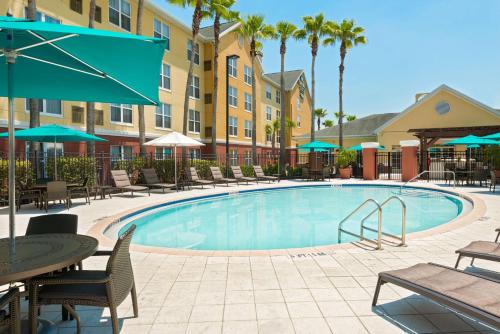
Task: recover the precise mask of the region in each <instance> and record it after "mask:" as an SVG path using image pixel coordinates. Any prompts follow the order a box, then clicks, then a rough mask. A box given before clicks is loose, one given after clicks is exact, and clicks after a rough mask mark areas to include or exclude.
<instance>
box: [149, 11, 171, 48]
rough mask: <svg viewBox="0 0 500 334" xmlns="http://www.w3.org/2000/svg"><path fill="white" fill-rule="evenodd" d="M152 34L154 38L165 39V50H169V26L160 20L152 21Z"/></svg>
mask: <svg viewBox="0 0 500 334" xmlns="http://www.w3.org/2000/svg"><path fill="white" fill-rule="evenodd" d="M153 29H154V32H153V36H154V37H156V38H161V39H166V40H167V42H166V43H165V50H170V27H169V26H168V25H166V24H165V23H163V22H161V21H160V20H157V19H155V21H154V27H153Z"/></svg>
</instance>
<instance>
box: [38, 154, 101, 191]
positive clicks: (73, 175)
mask: <svg viewBox="0 0 500 334" xmlns="http://www.w3.org/2000/svg"><path fill="white" fill-rule="evenodd" d="M46 171H47V176H48V177H49V178H51V179H54V158H52V159H47V164H46ZM86 177H88V182H87V183H88V184H90V185H92V184H95V178H96V161H95V159H94V158H90V157H80V156H79V157H76V158H75V157H58V158H57V179H58V180H64V181H66V182H68V183H82V182H83V180H84V179H85V178H86Z"/></svg>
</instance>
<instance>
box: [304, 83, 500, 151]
mask: <svg viewBox="0 0 500 334" xmlns="http://www.w3.org/2000/svg"><path fill="white" fill-rule="evenodd" d="M499 131H500V110H499V109H494V108H492V107H489V106H487V105H485V104H483V103H481V102H479V101H477V100H474V99H473V98H471V97H469V96H467V95H465V94H463V93H461V92H459V91H457V90H455V89H453V88H451V87H449V86H446V85H441V86H439V87H438V88H436V89H435V90H433V91H432V92H430V93H420V94H416V96H415V102H414V103H413V104H412V105H410V106H409V107H408V108H406V109H405V110H403V111H402V112H400V113H387V114H375V115H370V116H366V117H362V118H359V119H357V120H355V121H351V122H347V123H345V124H344V146H345V147H350V146H354V145H358V144H360V143H362V142H378V143H380V145H382V146H384V147H385V150H386V151H393V150H399V149H400V141H402V140H415V139H419V140H420V142H421V145H420V146H421V148H423V149H424V150H426V149H427V148H428V147H430V146H433V147H434V148H435V149H437V150H439V149H453V148H449V147H444V146H443V145H442V144H444V143H445V142H447V141H449V140H450V139H452V138H457V137H462V136H465V135H467V134H475V135H478V136H484V135H487V134H490V133H496V132H499ZM316 138H317V139H318V140H322V141H327V142H331V143H334V144H338V125H336V126H333V127H331V128H326V129H322V130H320V131H317V132H316ZM295 139H296V140H297V141H298V142H299V143H305V142H307V141H308V140H309V134H306V135H303V136H297V137H296V138H295Z"/></svg>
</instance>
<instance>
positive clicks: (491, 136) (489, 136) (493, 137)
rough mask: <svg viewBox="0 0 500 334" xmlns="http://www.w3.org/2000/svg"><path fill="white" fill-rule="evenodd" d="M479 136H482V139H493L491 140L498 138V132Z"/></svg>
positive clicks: (499, 137) (499, 134)
mask: <svg viewBox="0 0 500 334" xmlns="http://www.w3.org/2000/svg"><path fill="white" fill-rule="evenodd" d="M481 138H484V139H493V140H500V132H497V133H493V134H491V135H487V136H484V137H481Z"/></svg>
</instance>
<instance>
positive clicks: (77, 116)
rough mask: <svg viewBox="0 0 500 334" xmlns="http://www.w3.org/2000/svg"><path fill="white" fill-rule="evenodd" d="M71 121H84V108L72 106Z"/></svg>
mask: <svg viewBox="0 0 500 334" xmlns="http://www.w3.org/2000/svg"><path fill="white" fill-rule="evenodd" d="M71 121H72V122H73V123H83V108H82V107H78V106H71Z"/></svg>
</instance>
